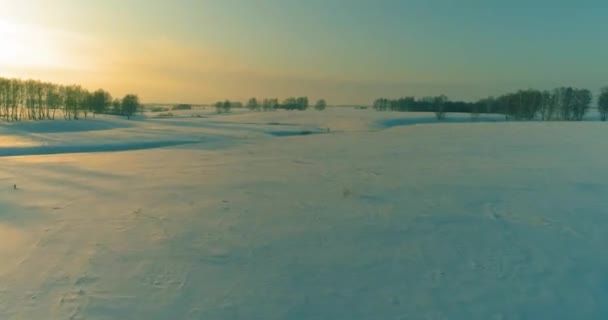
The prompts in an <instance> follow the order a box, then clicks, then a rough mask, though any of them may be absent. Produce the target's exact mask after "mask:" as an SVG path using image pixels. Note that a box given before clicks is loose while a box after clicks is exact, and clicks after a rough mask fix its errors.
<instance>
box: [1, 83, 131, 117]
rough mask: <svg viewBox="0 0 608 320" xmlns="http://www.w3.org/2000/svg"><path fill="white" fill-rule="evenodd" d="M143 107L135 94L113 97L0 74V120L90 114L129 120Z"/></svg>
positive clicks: (104, 92)
mask: <svg viewBox="0 0 608 320" xmlns="http://www.w3.org/2000/svg"><path fill="white" fill-rule="evenodd" d="M140 108H141V104H140V102H139V97H138V96H137V95H134V94H127V95H125V96H124V97H123V98H122V99H112V95H111V94H110V93H109V92H107V91H105V90H103V89H99V90H96V91H94V92H89V91H88V90H87V89H84V88H83V87H82V86H79V85H59V84H55V83H50V82H42V81H38V80H21V79H7V78H1V77H0V119H3V120H5V121H21V120H54V119H55V117H56V115H58V114H59V115H60V116H61V117H63V118H64V119H65V120H78V119H80V118H81V117H82V116H84V117H85V118H87V117H88V116H89V114H92V115H93V116H95V114H116V115H122V116H126V117H127V118H129V119H130V118H131V116H132V115H133V114H135V112H137V111H138V110H139V109H140ZM57 111H59V113H58V112H57Z"/></svg>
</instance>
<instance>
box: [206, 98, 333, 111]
mask: <svg viewBox="0 0 608 320" xmlns="http://www.w3.org/2000/svg"><path fill="white" fill-rule="evenodd" d="M242 107H243V104H242V103H241V102H232V101H230V100H226V101H218V102H216V103H215V109H216V111H217V112H218V113H227V112H230V110H231V109H232V108H242ZM245 107H246V108H247V109H249V110H251V111H274V110H279V109H284V110H300V111H303V110H307V109H308V108H309V102H308V97H299V98H294V97H290V98H287V99H285V100H283V101H282V102H280V103H279V99H262V100H258V99H257V98H251V99H249V101H247V104H246V105H245ZM314 108H315V110H319V111H322V110H325V108H327V102H326V101H325V100H324V99H320V100H318V101H317V103H316V104H315V105H314Z"/></svg>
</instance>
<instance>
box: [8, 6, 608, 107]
mask: <svg viewBox="0 0 608 320" xmlns="http://www.w3.org/2000/svg"><path fill="white" fill-rule="evenodd" d="M0 4H3V5H5V7H6V6H7V5H8V6H11V8H10V9H12V10H6V11H3V12H2V13H0V19H4V20H5V21H11V23H17V24H20V25H27V26H33V27H32V28H35V29H34V30H41V31H40V32H49V31H53V32H52V34H57V33H58V32H55V31H57V30H59V31H61V33H60V34H63V35H65V34H70V35H71V36H70V37H64V38H58V40H57V41H55V42H56V43H58V44H61V43H62V42H65V43H64V44H63V45H58V48H57V51H58V52H63V53H64V55H65V56H70V55H71V56H70V59H68V61H78V62H79V63H78V65H83V66H86V67H82V68H80V69H82V70H74V69H78V68H69V66H68V65H66V63H64V65H65V66H64V67H65V69H70V71H69V72H62V71H61V69H62V68H61V67H59V66H58V65H60V64H55V65H53V67H52V68H49V67H45V66H38V69H39V71H37V70H36V66H27V68H26V67H21V68H18V67H15V66H12V67H11V68H10V69H9V68H7V70H10V75H15V76H29V77H36V76H38V77H39V78H50V79H51V80H58V81H63V82H65V81H68V80H71V82H78V83H84V84H85V85H87V84H89V86H104V87H109V88H110V89H113V90H114V91H118V92H122V91H129V90H131V91H137V92H139V93H140V94H141V95H142V98H143V99H144V100H148V101H152V100H154V101H176V100H184V101H190V102H210V101H213V100H216V99H224V98H233V99H245V98H247V97H249V96H253V95H256V96H259V97H262V96H272V97H279V98H284V97H286V96H289V95H308V96H310V97H312V98H319V97H325V98H327V99H328V100H330V102H334V103H366V102H370V101H371V100H373V99H374V98H375V97H379V96H387V97H396V96H402V95H418V96H420V95H431V94H441V93H445V94H447V95H449V96H450V97H453V98H455V99H467V100H470V99H476V98H480V97H484V96H487V95H495V94H499V93H502V92H505V91H508V90H514V89H518V88H527V87H535V88H539V89H545V88H552V87H555V86H560V85H572V86H580V87H587V88H589V89H591V90H592V91H597V90H598V89H599V88H600V87H601V86H605V85H608V76H607V75H608V63H605V60H606V58H605V57H607V56H608V42H607V41H605V40H604V39H605V38H606V34H605V33H606V32H607V31H608V19H607V17H608V3H606V2H603V1H576V2H575V1H547V0H537V1H520V0H517V1H491V0H488V1H472V0H469V1H467V0H461V1H448V0H435V1H432V0H427V1H421V0H415V1H406V0H404V1H395V0H385V1H362V0H349V1H346V0H325V1H321V0H308V1H301V0H297V1H296V0H282V1H280V0H255V1H253V0H251V1H245V0H241V1H236V0H223V1H220V0H218V1H211V0H207V1H204V0H199V1H193V0H179V1H153V0H147V1H143V0H132V1H118V0H108V1H86V2H85V1H75V0H58V1H54V2H53V3H52V4H51V3H50V2H49V1H43V0H32V1H22V3H21V4H15V3H13V1H8V0H0ZM32 12H34V13H35V14H31V13H32ZM75 38H78V39H84V40H74V39H75ZM30 41H32V40H31V39H30ZM68 42H69V43H68ZM79 42H81V43H79ZM25 45H27V44H25ZM32 46H33V45H32ZM26 47H27V46H26ZM107 47H112V48H113V49H112V50H108V49H107ZM66 48H70V49H66ZM9 49H10V48H9ZM38 60H39V61H42V59H38ZM67 64H69V63H67ZM6 65H7V63H6V61H5V66H6ZM13 65H14V64H13ZM0 66H2V60H1V56H0ZM0 72H2V71H1V70H0Z"/></svg>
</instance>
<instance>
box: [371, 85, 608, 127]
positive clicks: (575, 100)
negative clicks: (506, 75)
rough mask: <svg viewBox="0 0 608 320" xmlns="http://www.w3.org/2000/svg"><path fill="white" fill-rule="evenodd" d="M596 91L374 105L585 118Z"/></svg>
mask: <svg viewBox="0 0 608 320" xmlns="http://www.w3.org/2000/svg"><path fill="white" fill-rule="evenodd" d="M592 100H593V95H592V94H591V91H589V90H587V89H578V88H572V87H561V88H556V89H554V90H545V91H540V90H535V89H527V90H519V91H517V92H512V93H507V94H503V95H501V96H498V97H489V98H485V99H481V100H478V101H475V102H464V101H451V100H449V99H448V98H447V97H446V96H444V95H441V96H436V97H424V98H420V99H417V98H415V97H405V98H399V99H393V100H390V99H385V98H380V99H376V100H375V101H374V103H373V105H372V107H373V108H374V109H375V110H378V111H413V112H434V113H435V114H436V116H437V118H438V119H443V118H445V115H446V113H470V114H471V116H472V117H473V118H476V117H478V116H479V115H480V114H483V113H486V114H503V115H505V118H506V119H507V120H534V119H538V120H543V121H551V120H565V121H581V120H583V118H584V117H585V115H586V114H587V112H588V111H589V109H590V108H591V103H592ZM597 103H598V105H597V107H598V110H599V113H600V118H601V120H602V121H606V120H608V87H606V88H603V89H602V90H601V93H600V95H599V97H598V102H597Z"/></svg>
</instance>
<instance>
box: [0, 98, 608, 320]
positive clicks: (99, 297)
mask: <svg viewBox="0 0 608 320" xmlns="http://www.w3.org/2000/svg"><path fill="white" fill-rule="evenodd" d="M197 112H199V110H191V111H184V112H181V111H180V112H177V113H176V117H174V118H155V117H154V114H147V115H146V116H140V117H138V118H137V119H135V120H131V121H127V120H124V119H120V118H114V117H98V118H97V119H95V120H80V121H72V122H65V121H55V122H23V123H8V124H7V123H4V124H0V137H1V138H0V240H1V241H0V262H1V263H0V319H606V318H607V317H608V304H606V301H608V255H606V254H605V252H606V247H607V245H608V232H606V230H607V229H608V215H607V213H608V210H607V207H608V170H607V167H606V163H607V161H608V160H607V159H608V139H606V132H607V130H608V126H606V124H603V123H599V122H585V123H562V122H551V123H504V122H493V121H497V120H498V119H500V118H499V117H487V118H485V119H484V121H482V122H480V123H468V122H466V121H465V120H466V119H467V117H468V116H466V115H460V116H459V115H449V117H451V119H456V120H452V121H451V122H448V123H441V124H435V123H434V122H435V121H433V120H429V118H432V115H429V114H406V113H379V112H374V111H368V110H354V109H350V108H335V109H329V110H327V111H325V112H316V111H307V112H268V113H256V112H251V113H250V112H235V113H234V114H230V115H213V114H211V113H210V112H209V111H205V110H201V111H200V112H201V113H200V114H199V113H197ZM191 115H196V116H198V117H192V116H191ZM417 123H419V124H417ZM420 123H423V124H420ZM327 129H329V130H327ZM328 131H329V132H328ZM277 132H280V133H281V134H277ZM302 132H305V133H319V134H306V135H302V136H300V135H298V133H302ZM284 133H288V134H284ZM289 133H294V136H290V135H289ZM321 133H323V134H321ZM14 184H16V185H17V188H18V189H17V190H14V189H13V185H14Z"/></svg>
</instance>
